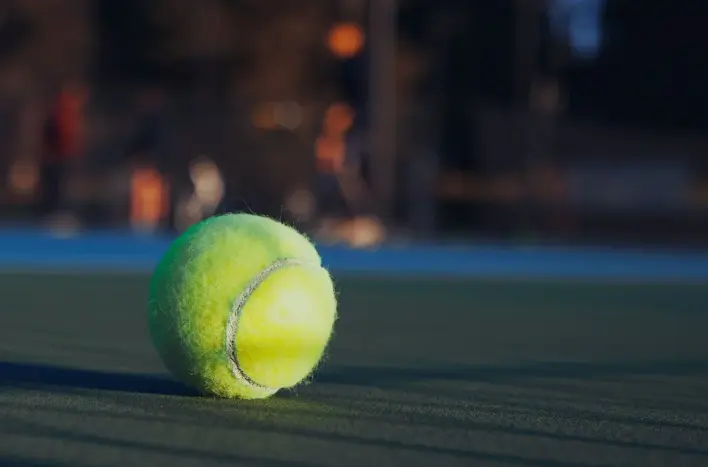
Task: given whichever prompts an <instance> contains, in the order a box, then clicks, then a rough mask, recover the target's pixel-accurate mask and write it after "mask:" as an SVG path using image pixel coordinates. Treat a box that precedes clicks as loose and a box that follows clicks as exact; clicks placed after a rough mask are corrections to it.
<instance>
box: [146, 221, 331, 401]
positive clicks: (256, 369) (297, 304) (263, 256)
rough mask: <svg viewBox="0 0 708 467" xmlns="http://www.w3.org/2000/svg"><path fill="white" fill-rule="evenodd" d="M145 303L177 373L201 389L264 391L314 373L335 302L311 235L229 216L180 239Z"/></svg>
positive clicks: (233, 394)
mask: <svg viewBox="0 0 708 467" xmlns="http://www.w3.org/2000/svg"><path fill="white" fill-rule="evenodd" d="M148 308H149V310H148V324H149V330H150V335H151V338H152V340H153V343H154V345H155V347H156V349H157V351H158V353H159V355H160V357H161V359H162V361H163V362H164V364H165V366H166V367H167V369H168V370H169V371H170V372H171V373H172V374H173V375H174V376H175V377H177V378H178V379H180V380H181V381H182V382H183V383H185V384H187V385H189V386H191V387H193V388H195V389H197V390H199V391H200V392H202V393H204V394H210V395H215V396H220V397H230V398H242V399H263V398H267V397H269V396H271V395H273V394H275V393H276V392H277V391H278V390H280V389H284V388H290V387H293V386H295V385H297V384H298V383H300V382H302V381H303V380H304V379H306V378H307V377H308V376H309V375H310V374H311V373H312V372H313V371H314V369H315V367H316V366H317V364H318V363H319V361H320V360H321V359H322V357H323V354H324V352H325V350H326V347H327V344H328V342H329V340H330V336H331V334H332V330H333V326H334V322H335V318H336V308H337V303H336V297H335V290H334V286H333V283H332V279H331V277H330V275H329V273H328V272H327V270H325V269H324V268H323V267H322V264H321V260H320V256H319V254H318V252H317V250H316V249H315V247H314V246H313V245H312V243H311V242H310V241H309V240H308V239H307V238H306V237H305V236H303V235H301V234H300V233H299V232H297V231H296V230H294V229H293V228H291V227H289V226H286V225H284V224H282V223H280V222H277V221H275V220H273V219H269V218H266V217H261V216H256V215H251V214H227V215H223V216H217V217H212V218H209V219H207V220H204V221H202V222H200V223H198V224H196V225H194V226H192V227H191V228H189V229H188V230H187V231H185V232H184V233H183V234H182V235H180V236H179V237H178V238H177V239H176V240H175V241H174V243H173V244H172V245H171V246H170V247H169V249H168V250H167V252H166V253H165V255H164V256H163V258H162V259H161V260H160V262H159V264H158V265H157V267H156V269H155V271H154V274H153V277H152V280H151V283H150V292H149V307H148Z"/></svg>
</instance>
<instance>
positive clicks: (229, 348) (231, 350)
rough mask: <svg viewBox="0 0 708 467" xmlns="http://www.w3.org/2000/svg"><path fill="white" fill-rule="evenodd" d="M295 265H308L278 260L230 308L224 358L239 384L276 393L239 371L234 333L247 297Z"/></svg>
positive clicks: (295, 260)
mask: <svg viewBox="0 0 708 467" xmlns="http://www.w3.org/2000/svg"><path fill="white" fill-rule="evenodd" d="M295 265H309V264H308V263H306V262H304V261H302V260H299V259H292V258H286V259H278V260H276V261H274V262H272V263H271V264H270V265H268V267H266V268H265V269H263V270H262V271H261V272H259V273H258V274H257V275H256V276H255V277H254V278H253V279H252V280H251V282H249V283H248V284H247V285H246V287H245V288H244V290H243V292H241V294H240V295H239V296H238V298H237V299H236V300H235V301H234V303H233V305H232V306H231V313H230V314H229V319H228V321H227V322H226V356H227V357H228V362H229V368H230V369H231V374H232V375H233V376H234V378H236V379H238V380H239V381H241V382H244V383H246V384H247V385H248V386H251V387H254V388H258V389H263V390H266V391H276V390H278V389H280V388H270V387H268V386H264V385H262V384H259V383H257V382H256V381H253V379H251V378H250V377H249V376H248V375H246V373H245V372H244V371H243V370H242V369H241V366H240V365H239V363H238V358H237V357H236V332H237V331H238V323H239V318H240V317H241V312H242V311H243V308H244V307H245V306H246V303H247V302H248V299H249V297H250V296H251V294H253V292H255V290H256V289H257V288H258V286H259V285H261V284H262V283H263V281H265V280H266V279H267V278H268V276H270V275H271V274H272V273H273V272H275V271H277V270H278V269H282V268H284V267H288V266H295Z"/></svg>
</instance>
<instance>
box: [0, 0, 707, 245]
mask: <svg viewBox="0 0 708 467" xmlns="http://www.w3.org/2000/svg"><path fill="white" fill-rule="evenodd" d="M699 3H700V2H669V1H659V0H645V1H644V2H642V4H641V8H639V7H638V5H637V2H635V1H632V0H612V1H607V0H495V1H484V0H480V1H473V0H437V1H435V2H433V1H429V0H397V1H396V0H376V1H372V0H331V1H323V0H298V1H284V0H257V1H256V0H200V1H199V2H190V1H187V0H151V1H147V2H146V1H140V0H122V1H115V0H5V1H3V2H2V3H0V174H1V175H2V177H4V180H5V183H2V184H0V186H1V187H2V188H1V189H0V202H1V203H2V205H1V207H0V221H1V222H2V223H3V224H4V225H5V226H7V227H16V226H30V227H33V228H34V227H38V226H40V227H42V228H43V229H44V228H46V229H48V230H49V231H50V232H54V233H57V234H62V235H70V234H75V233H78V232H81V231H82V230H95V229H111V230H121V231H122V230H127V229H130V230H133V231H135V232H139V233H141V234H144V235H156V234H163V233H176V232H180V231H182V230H184V229H185V228H186V227H188V226H189V225H191V224H192V223H194V222H196V221H198V220H200V219H202V218H204V217H207V216H210V215H213V214H215V213H220V212H234V211H247V212H256V213H260V214H267V215H269V216H273V217H276V218H279V219H282V220H284V221H286V222H288V223H292V224H295V225H297V226H298V227H299V228H301V229H303V230H305V231H307V232H309V233H310V234H311V235H313V236H315V237H316V238H317V239H318V240H319V241H322V242H329V243H345V244H349V245H352V246H357V247H370V246H372V245H376V244H379V243H381V242H385V241H397V240H400V241H415V240H426V241H429V240H431V239H435V240H437V241H444V240H459V239H463V240H465V241H467V240H477V241H480V240H483V239H493V240H505V241H506V240H509V241H512V242H523V243H529V242H530V243H543V242H563V243H568V242H584V243H587V242H591V243H609V244H613V245H615V244H652V245H672V246H681V247H689V246H701V245H703V244H704V239H705V238H706V234H707V233H708V216H707V215H706V211H707V210H708V134H706V132H707V130H708V93H706V92H705V83H706V80H707V79H708V61H706V59H705V53H704V48H705V46H706V45H708V29H706V28H705V25H704V22H703V20H702V17H701V11H702V10H700V8H701V5H700V4H699Z"/></svg>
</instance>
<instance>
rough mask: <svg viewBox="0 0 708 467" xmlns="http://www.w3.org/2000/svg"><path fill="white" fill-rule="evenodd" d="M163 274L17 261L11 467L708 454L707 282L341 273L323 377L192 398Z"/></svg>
mask: <svg viewBox="0 0 708 467" xmlns="http://www.w3.org/2000/svg"><path fill="white" fill-rule="evenodd" d="M147 280H148V277H147V276H145V275H107V274H97V275H96V274H94V275H49V274H45V275H39V274H27V273H24V274H10V273H7V274H4V275H0V466H2V467H5V466H52V467H57V466H67V467H84V466H121V467H127V466H133V465H134V466H141V467H142V466H145V467H149V466H161V465H165V466H172V467H177V466H205V467H208V466H217V465H229V466H235V465H254V466H256V465H258V466H272V467H299V466H338V467H342V466H356V467H366V466H406V467H413V466H426V467H434V466H435V467H437V466H440V467H442V466H475V465H479V466H538V467H544V466H547V467H580V466H585V467H590V466H598V467H599V466H637V467H652V466H662V467H664V466H669V467H678V466H700V467H705V466H708V338H707V337H706V333H707V331H708V308H707V307H706V304H707V303H708V300H707V299H708V287H706V286H705V285H700V284H694V285H688V284H686V285H678V284H675V285H668V284H666V285H659V284H651V285H649V284H645V285H642V284H624V285H622V284H581V283H571V282H557V283H549V282H534V281H516V282H514V281H462V280H427V281H424V280H401V279H398V280H397V279H392V278H390V279H387V278H368V279H367V278H358V279H355V278H347V277H338V278H337V281H338V288H339V291H340V294H341V295H340V300H341V308H340V315H341V318H340V320H339V321H338V323H337V332H336V336H335V338H334V340H333V342H332V345H331V348H330V352H329V356H328V358H327V360H326V361H325V363H324V364H323V366H322V367H321V368H320V371H319V372H318V373H317V375H316V377H315V379H314V381H313V382H312V383H311V384H309V385H307V386H304V387H301V388H299V389H298V390H297V391H294V392H291V393H284V394H281V395H278V396H276V397H274V398H272V399H270V400H267V401H259V402H239V401H225V400H216V399H211V398H205V397H199V396H194V395H192V394H191V393H190V392H189V391H186V390H185V389H184V388H183V387H181V386H180V385H179V384H176V383H174V382H172V381H171V380H170V379H169V377H168V376H167V375H165V373H164V370H163V368H162V365H161V364H160V362H159V360H158V358H157V356H156V354H155V352H154V351H153V349H152V347H151V344H150V342H149V339H148V334H147V329H146V321H145V299H146V294H147Z"/></svg>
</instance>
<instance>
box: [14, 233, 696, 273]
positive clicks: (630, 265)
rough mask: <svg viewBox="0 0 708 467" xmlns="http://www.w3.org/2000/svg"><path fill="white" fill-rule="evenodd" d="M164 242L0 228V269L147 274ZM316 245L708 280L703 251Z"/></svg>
mask: <svg viewBox="0 0 708 467" xmlns="http://www.w3.org/2000/svg"><path fill="white" fill-rule="evenodd" d="M170 241H171V239H170V238H165V237H138V236H132V235H128V234H126V235H122V234H119V233H113V232H98V233H91V234H82V235H80V236H77V237H73V238H65V239H63V238H56V237H53V236H51V235H49V234H48V233H44V232H41V231H33V230H26V231H17V230H14V231H5V232H2V231H0V267H1V268H3V269H5V270H12V269H13V268H15V269H33V270H43V269H47V270H66V271H70V270H83V269H89V270H99V271H108V272H110V271H121V270H127V271H150V270H151V269H152V268H153V267H154V266H155V264H156V263H157V261H158V260H159V258H160V257H161V255H162V254H163V253H164V252H165V250H166V249H167V247H168V246H169V244H170ZM318 249H319V251H320V253H321V255H322V259H323V263H324V264H325V266H327V267H328V268H330V269H331V270H333V271H335V272H342V273H366V274H395V275H399V276H411V275H413V276H417V275H425V276H430V275H433V276H452V277H454V276H462V277H464V276H468V277H502V278H504V277H515V278H519V277H520V278H557V279H598V280H607V279H628V280H634V279H636V280H688V281H700V282H708V253H688V252H657V251H636V250H619V249H617V250H613V249H602V248H575V247H533V248H528V247H514V246H505V245H472V246H442V245H417V246H405V247H403V246H402V247H393V246H386V247H381V248H378V249H375V250H352V249H348V248H344V247H334V246H319V247H318Z"/></svg>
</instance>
